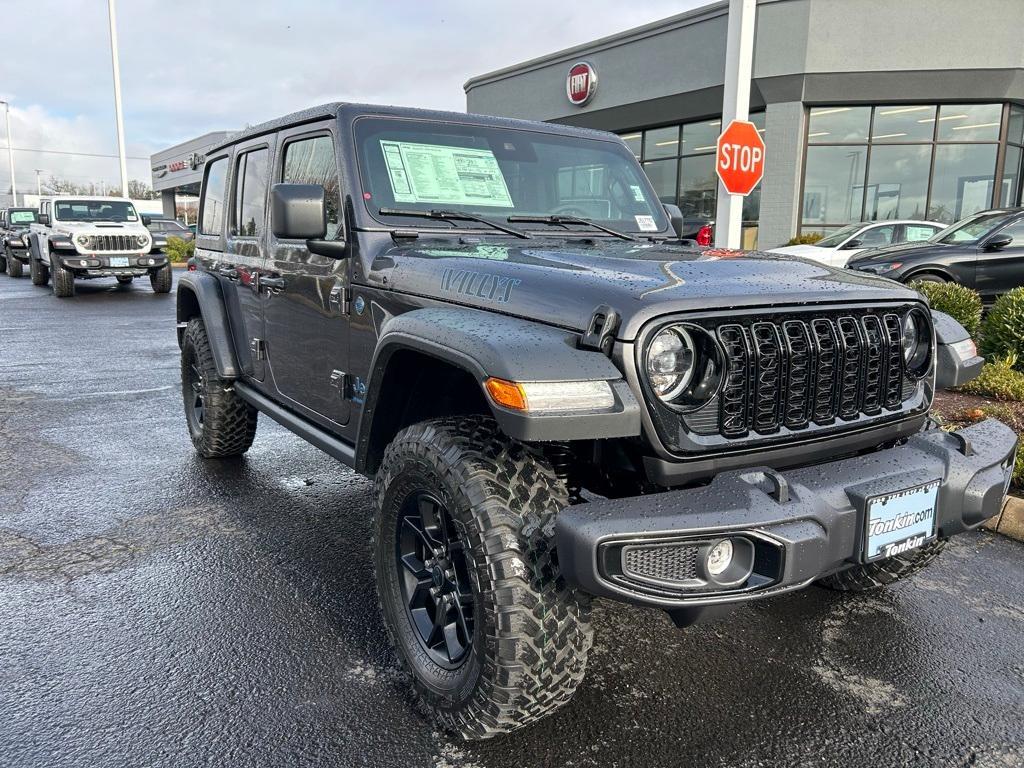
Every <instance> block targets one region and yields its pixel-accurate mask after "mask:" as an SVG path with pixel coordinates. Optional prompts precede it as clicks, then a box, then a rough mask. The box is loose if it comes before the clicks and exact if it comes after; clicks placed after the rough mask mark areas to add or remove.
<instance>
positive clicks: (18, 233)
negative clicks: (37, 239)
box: [0, 208, 38, 277]
mask: <svg viewBox="0 0 1024 768" xmlns="http://www.w3.org/2000/svg"><path fill="white" fill-rule="evenodd" d="M37 217H38V211H36V209H35V208H8V209H6V210H4V211H2V212H0V273H2V272H6V273H7V274H9V275H10V276H11V277H21V275H22V271H23V270H24V268H25V264H26V263H28V234H29V227H31V225H32V224H34V223H35V222H36V221H37V220H38V219H37Z"/></svg>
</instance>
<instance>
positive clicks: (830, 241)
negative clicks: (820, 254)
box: [815, 224, 864, 248]
mask: <svg viewBox="0 0 1024 768" xmlns="http://www.w3.org/2000/svg"><path fill="white" fill-rule="evenodd" d="M863 227H864V225H863V224H849V225H847V226H845V227H843V228H842V229H840V230H837V231H836V232H834V233H833V234H831V235H829V236H828V237H823V238H822V239H821V240H819V241H818V242H816V243H815V245H816V246H818V247H819V248H835V247H836V246H837V245H839V244H840V243H842V242H843V240H845V239H846V238H848V237H849V236H850V235H852V234H853V233H854V232H857V231H858V230H860V229H863Z"/></svg>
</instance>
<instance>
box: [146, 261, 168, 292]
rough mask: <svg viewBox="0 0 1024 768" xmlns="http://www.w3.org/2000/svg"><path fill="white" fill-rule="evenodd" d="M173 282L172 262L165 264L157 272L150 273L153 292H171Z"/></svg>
mask: <svg viewBox="0 0 1024 768" xmlns="http://www.w3.org/2000/svg"><path fill="white" fill-rule="evenodd" d="M172 282H173V277H172V276H171V265H170V264H165V265H164V266H162V267H160V269H158V270H156V271H155V272H150V273H149V284H150V285H151V286H153V293H170V292H171V283H172Z"/></svg>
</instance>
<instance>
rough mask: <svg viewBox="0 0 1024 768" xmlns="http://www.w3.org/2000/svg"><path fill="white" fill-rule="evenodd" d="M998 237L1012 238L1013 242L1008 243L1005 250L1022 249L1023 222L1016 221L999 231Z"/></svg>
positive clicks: (1023, 243)
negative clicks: (1007, 236)
mask: <svg viewBox="0 0 1024 768" xmlns="http://www.w3.org/2000/svg"><path fill="white" fill-rule="evenodd" d="M999 234H1000V235H1009V236H1010V237H1012V238H1013V242H1012V243H1010V244H1009V245H1008V246H1007V248H1022V247H1024V221H1018V222H1016V223H1014V224H1011V225H1010V226H1008V227H1006V228H1004V229H1002V230H1000V231H999Z"/></svg>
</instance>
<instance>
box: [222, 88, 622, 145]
mask: <svg viewBox="0 0 1024 768" xmlns="http://www.w3.org/2000/svg"><path fill="white" fill-rule="evenodd" d="M371 115H373V116H379V117H406V118H417V119H420V120H441V121H446V122H456V123H464V124H468V125H486V126H491V127H495V128H519V129H523V128H529V129H530V130H534V131H538V130H539V131H544V132H546V133H556V134H561V135H563V136H582V137H586V138H600V139H608V138H609V136H610V134H608V133H606V132H605V131H596V130H593V129H591V128H577V127H575V126H569V125H559V124H557V123H542V122H537V121H534V120H515V119H513V118H510V117H493V116H491V115H475V114H470V113H467V112H445V111H442V110H433V109H414V108H412V107H394V106H384V105H379V104H350V103H347V102H341V101H334V102H330V103H328V104H321V105H319V106H316V107H310V108H309V109H303V110H301V111H299V112H292V113H291V114H290V115H283V116H281V117H278V118H275V119H273V120H268V121H267V122H265V123H260V124H259V125H253V126H250V127H248V128H246V129H245V130H243V131H241V132H239V133H235V134H232V135H231V136H228V137H227V138H226V139H225V140H224V141H222V142H221V143H219V144H216V145H214V146H213V147H211V148H210V149H209V150H208V151H207V155H211V154H213V153H215V152H217V151H218V150H220V149H223V148H224V147H230V146H232V145H234V144H238V143H240V142H243V141H247V140H248V139H251V138H255V137H257V136H261V135H263V134H265V133H271V132H273V131H279V130H281V129H282V128H289V127H291V126H293V125H299V124H302V123H309V122H313V121H314V120H322V119H324V118H332V117H337V118H342V119H346V120H351V119H354V118H356V117H362V116H371Z"/></svg>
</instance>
